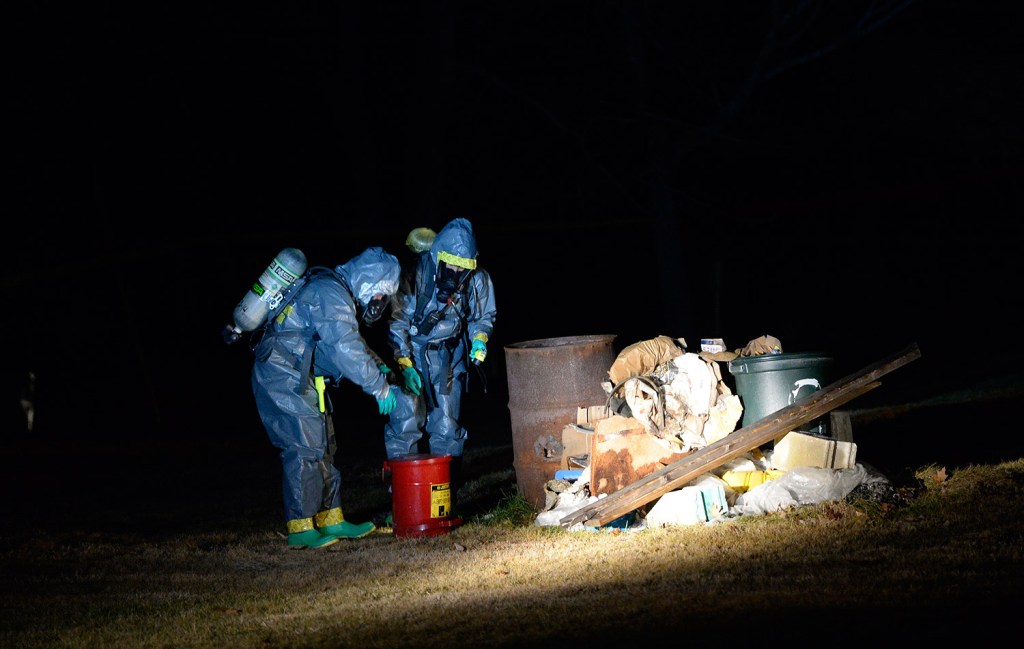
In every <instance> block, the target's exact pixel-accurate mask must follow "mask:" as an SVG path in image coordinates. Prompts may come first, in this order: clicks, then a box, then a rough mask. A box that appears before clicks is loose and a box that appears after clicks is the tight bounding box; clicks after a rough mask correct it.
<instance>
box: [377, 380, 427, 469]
mask: <svg viewBox="0 0 1024 649" xmlns="http://www.w3.org/2000/svg"><path fill="white" fill-rule="evenodd" d="M395 392H396V399H397V401H396V402H395V408H394V409H393V410H392V411H391V414H390V415H388V423H387V424H385V426H384V450H385V453H386V454H387V456H388V459H389V460H391V459H394V458H396V457H398V456H399V455H408V454H410V453H416V452H418V443H419V441H420V438H422V437H423V420H424V412H423V397H422V396H419V397H417V396H416V395H413V394H410V393H408V392H405V391H404V390H396V391H395Z"/></svg>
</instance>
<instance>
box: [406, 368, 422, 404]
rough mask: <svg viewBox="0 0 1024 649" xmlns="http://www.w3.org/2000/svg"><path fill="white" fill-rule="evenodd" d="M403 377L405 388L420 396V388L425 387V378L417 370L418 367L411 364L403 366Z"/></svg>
mask: <svg viewBox="0 0 1024 649" xmlns="http://www.w3.org/2000/svg"><path fill="white" fill-rule="evenodd" d="M402 378H403V379H405V389H406V390H408V391H409V392H412V393H413V394H415V395H416V396H417V397H418V396H420V388H422V387H423V379H421V378H420V373H419V372H417V371H416V368H415V367H412V366H411V365H410V366H409V367H405V368H403V369H402Z"/></svg>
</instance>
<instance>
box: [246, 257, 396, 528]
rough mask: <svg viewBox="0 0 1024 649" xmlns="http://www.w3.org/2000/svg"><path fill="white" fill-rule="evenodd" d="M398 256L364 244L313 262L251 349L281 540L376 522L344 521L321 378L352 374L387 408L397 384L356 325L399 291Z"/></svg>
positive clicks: (371, 317) (374, 315)
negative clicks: (273, 458) (329, 262)
mask: <svg viewBox="0 0 1024 649" xmlns="http://www.w3.org/2000/svg"><path fill="white" fill-rule="evenodd" d="M400 272H401V267H400V265H399V262H398V258H397V257H395V256H394V255H391V254H388V253H386V252H384V250H382V249H381V248H376V247H374V248H367V249H366V250H365V251H363V252H362V253H360V254H359V255H357V256H355V257H353V258H352V259H350V260H349V261H347V262H346V263H344V264H342V265H340V266H337V267H335V268H334V269H330V268H325V267H314V268H311V269H309V270H308V271H307V272H306V274H305V275H303V276H302V277H300V278H299V279H298V280H297V281H296V284H295V286H294V287H293V288H292V289H291V292H290V293H289V296H288V298H287V301H286V303H285V305H284V307H283V308H282V309H281V310H280V311H279V312H278V314H277V315H276V317H274V318H273V319H272V320H271V321H270V322H269V323H268V324H267V327H266V330H265V332H264V333H263V335H262V338H260V339H259V342H258V343H257V344H256V346H255V348H254V350H253V351H254V353H255V364H254V365H253V370H252V387H253V394H254V395H255V397H256V407H257V409H258V410H259V415H260V419H261V420H262V421H263V426H264V427H265V428H266V430H267V435H268V436H269V437H270V442H271V443H272V444H273V445H274V446H275V447H277V448H278V449H280V457H281V466H282V469H283V479H282V486H283V490H284V510H285V520H286V524H287V528H288V545H289V546H304V547H324V546H327V545H332V544H334V543H337V542H338V539H339V538H359V537H362V536H366V535H367V534H369V533H370V532H372V531H373V530H374V529H376V528H375V526H374V524H373V523H371V522H366V523H358V524H354V523H350V522H348V521H346V520H345V517H344V515H343V513H342V508H341V493H340V491H341V474H340V472H339V471H338V469H337V468H336V467H335V466H334V453H335V451H336V449H337V443H336V439H335V434H334V424H333V421H332V418H331V412H332V408H331V404H330V399H329V397H328V395H327V393H326V386H327V385H328V384H334V385H337V384H338V383H340V381H341V380H342V379H348V380H349V381H352V382H353V383H355V384H356V385H358V386H359V387H361V388H362V389H363V391H364V392H365V393H366V394H368V395H370V396H372V397H373V398H374V399H376V400H377V405H378V412H379V413H380V414H388V413H389V412H391V410H392V408H394V405H395V396H396V394H397V393H399V392H401V390H400V389H399V388H397V387H396V388H392V387H391V386H390V385H389V384H388V380H387V378H388V377H387V373H389V372H390V371H391V370H390V369H389V368H388V367H387V365H386V364H385V363H384V362H383V361H382V360H381V358H380V357H379V356H377V355H376V354H375V353H374V352H373V351H372V350H371V349H370V348H369V347H368V346H367V344H366V342H365V341H364V339H363V337H362V336H361V335H360V331H359V326H360V323H362V324H366V325H369V324H372V323H373V322H375V321H376V320H378V319H379V318H380V317H381V315H383V313H384V311H385V309H386V308H387V307H388V305H389V304H390V302H391V300H392V299H393V298H394V296H395V294H396V292H397V290H398V282H399V273H400Z"/></svg>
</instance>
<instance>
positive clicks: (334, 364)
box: [313, 282, 389, 399]
mask: <svg viewBox="0 0 1024 649" xmlns="http://www.w3.org/2000/svg"><path fill="white" fill-rule="evenodd" d="M318 298H319V299H318V300H317V302H316V303H314V304H313V308H314V309H316V310H317V311H319V312H320V313H319V317H316V318H314V328H315V330H316V334H317V337H318V338H319V342H318V343H317V352H316V355H317V359H316V364H317V368H318V369H320V370H321V371H325V372H329V373H330V375H331V376H332V377H333V378H334V380H335V382H340V381H341V379H348V380H349V381H352V382H353V383H355V384H356V385H358V386H359V387H361V388H362V389H363V392H366V394H369V395H370V396H372V397H374V398H376V399H383V398H384V397H386V396H387V395H388V391H389V388H388V385H387V380H386V379H385V378H384V375H383V374H381V371H380V369H379V366H380V364H381V359H380V357H379V356H378V355H377V354H375V353H374V352H373V351H372V350H371V349H370V348H369V346H368V345H367V344H366V341H365V340H364V339H363V337H362V335H361V334H360V333H359V319H358V316H357V310H356V304H355V301H354V300H353V299H352V296H351V294H349V292H348V290H347V289H346V288H345V287H344V286H342V285H341V284H340V283H333V282H332V283H329V284H325V285H324V286H323V287H322V288H321V290H320V291H319V295H318Z"/></svg>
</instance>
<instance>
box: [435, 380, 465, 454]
mask: <svg viewBox="0 0 1024 649" xmlns="http://www.w3.org/2000/svg"><path fill="white" fill-rule="evenodd" d="M465 377H466V375H465V374H456V375H455V376H454V377H453V378H452V382H451V386H450V388H449V390H448V394H441V390H442V387H443V386H439V385H435V386H434V390H435V393H436V394H437V406H436V407H434V408H431V409H430V412H428V413H427V434H428V435H430V452H431V453H434V454H436V455H451V456H453V457H462V448H463V446H464V445H465V443H466V439H467V438H468V437H469V433H468V432H467V431H466V429H465V428H463V427H462V426H461V425H460V424H459V414H460V412H461V409H462V386H463V381H464V380H465Z"/></svg>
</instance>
